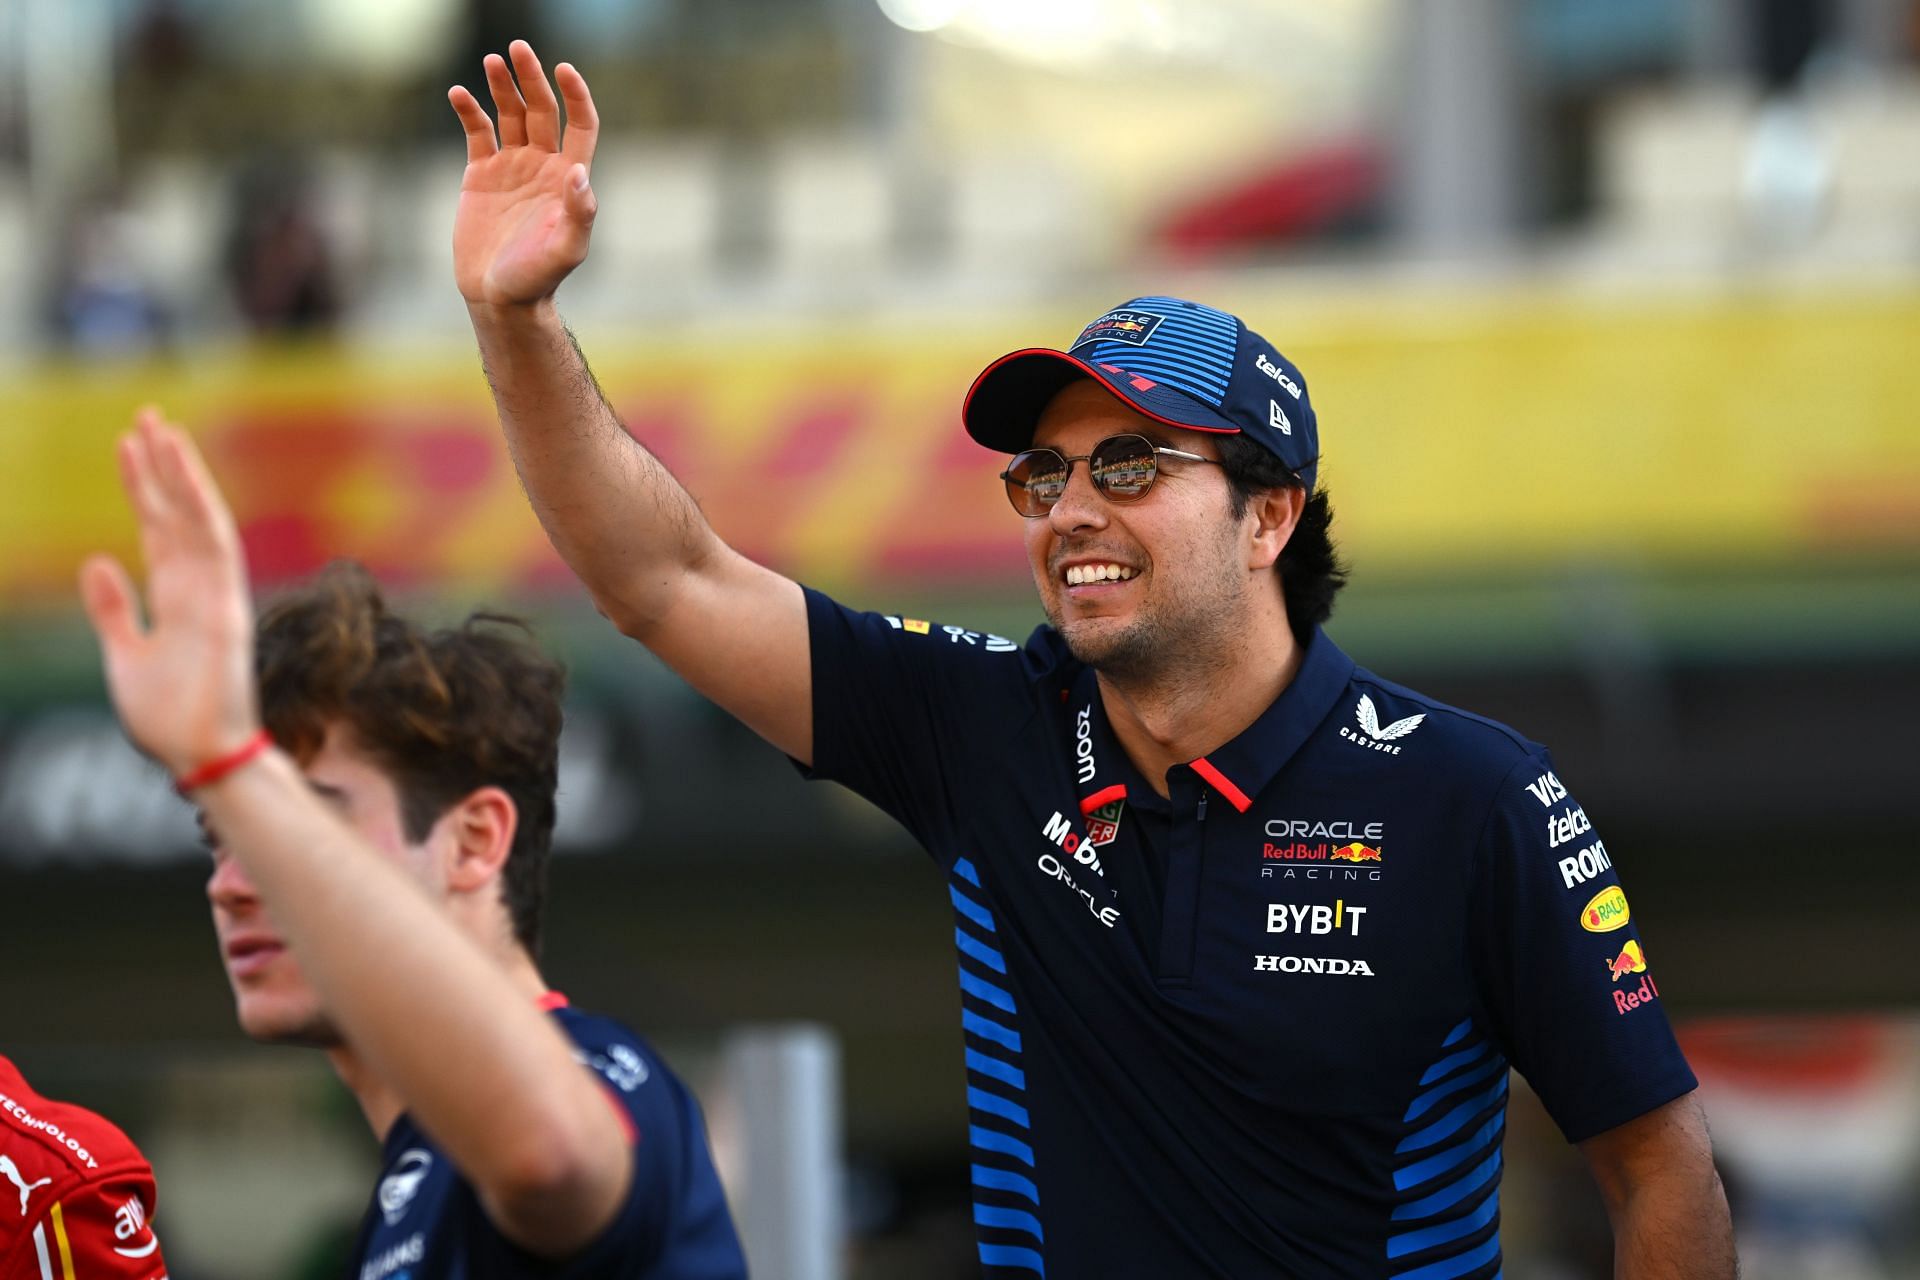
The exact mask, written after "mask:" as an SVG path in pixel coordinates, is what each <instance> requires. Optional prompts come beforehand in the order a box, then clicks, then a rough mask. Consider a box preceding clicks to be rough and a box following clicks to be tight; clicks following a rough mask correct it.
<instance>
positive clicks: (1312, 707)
mask: <svg viewBox="0 0 1920 1280" xmlns="http://www.w3.org/2000/svg"><path fill="white" fill-rule="evenodd" d="M1353 671H1354V662H1353V659H1352V658H1349V657H1348V656H1347V655H1346V654H1345V653H1342V652H1341V651H1340V648H1339V646H1337V645H1335V644H1334V643H1333V641H1332V640H1329V639H1328V638H1327V635H1326V633H1325V632H1324V631H1322V630H1320V629H1319V628H1317V627H1316V628H1315V629H1314V632H1313V635H1312V636H1311V637H1309V638H1308V640H1307V644H1306V652H1305V654H1304V655H1303V656H1302V657H1301V660H1300V670H1299V671H1297V672H1295V673H1294V677H1293V681H1292V683H1290V684H1289V685H1288V686H1287V687H1286V688H1285V689H1283V690H1281V691H1280V696H1279V697H1277V698H1275V699H1274V700H1273V702H1272V704H1271V705H1269V706H1268V707H1267V709H1266V710H1265V711H1263V712H1261V713H1260V716H1259V718H1258V719H1256V720H1255V721H1254V722H1253V723H1252V724H1250V725H1248V726H1247V727H1246V728H1245V729H1244V730H1242V731H1241V733H1240V736H1238V737H1236V738H1234V739H1233V740H1232V741H1230V742H1226V743H1223V744H1222V745H1221V746H1219V747H1218V748H1216V749H1215V750H1213V751H1209V752H1208V753H1207V754H1206V755H1204V756H1201V757H1200V758H1199V759H1197V760H1193V761H1190V762H1189V765H1190V767H1191V768H1192V769H1193V771H1194V773H1196V774H1197V775H1199V776H1200V778H1202V779H1203V780H1204V781H1205V782H1206V783H1207V785H1208V786H1210V787H1212V788H1213V790H1214V791H1216V792H1218V793H1219V794H1220V796H1221V798H1222V799H1224V800H1226V801H1227V803H1229V804H1231V805H1232V806H1233V807H1234V808H1235V809H1236V810H1237V811H1239V812H1241V813H1245V812H1246V811H1247V809H1248V808H1249V807H1251V806H1252V804H1253V798H1254V797H1255V796H1257V795H1259V794H1260V792H1261V791H1263V790H1265V789H1266V786H1267V784H1268V783H1269V782H1271V781H1273V777H1274V775H1275V774H1277V773H1279V772H1280V769H1281V767H1282V766H1284V765H1285V764H1286V763H1287V761H1289V760H1291V759H1292V758H1293V756H1294V753H1295V752H1297V751H1298V750H1299V749H1300V746H1301V744H1302V743H1304V742H1305V741H1306V740H1307V735H1308V734H1310V733H1312V732H1313V731H1314V730H1315V729H1317V728H1319V727H1320V724H1321V723H1322V722H1323V721H1324V720H1326V718H1327V713H1328V712H1330V711H1332V710H1333V707H1334V704H1335V703H1336V702H1338V701H1339V700H1340V696H1341V694H1342V693H1343V692H1344V691H1345V690H1346V688H1347V686H1348V684H1349V683H1350V682H1351V681H1352V679H1353ZM1070 699H1071V707H1070V711H1071V713H1072V714H1070V715H1069V724H1071V723H1072V718H1073V714H1077V713H1078V711H1079V709H1080V708H1081V707H1086V706H1089V705H1090V706H1091V707H1092V709H1093V715H1092V724H1091V726H1090V728H1091V732H1092V735H1093V743H1094V750H1095V759H1096V761H1097V764H1098V768H1097V771H1096V772H1095V774H1094V776H1093V777H1092V778H1091V779H1090V780H1088V781H1084V782H1082V783H1081V785H1080V796H1081V811H1082V812H1083V813H1084V812H1087V811H1088V810H1090V809H1092V808H1094V807H1097V806H1098V805H1100V804H1104V803H1106V802H1107V801H1109V800H1111V799H1117V798H1120V797H1123V796H1124V797H1127V798H1129V799H1137V798H1140V797H1139V796H1138V793H1137V792H1136V791H1135V789H1134V787H1133V786H1131V785H1129V784H1131V783H1134V782H1136V781H1138V782H1140V783H1141V786H1142V787H1143V788H1144V780H1142V779H1140V777H1139V773H1138V771H1137V770H1136V769H1135V768H1134V767H1133V762H1132V761H1131V760H1129V759H1128V758H1127V756H1126V754H1125V752H1123V751H1122V750H1121V749H1120V744H1119V741H1118V740H1117V739H1116V738H1115V737H1114V736H1113V731H1112V729H1111V728H1110V727H1109V726H1108V723H1107V712H1106V706H1105V705H1104V704H1103V703H1102V701H1101V699H1100V691H1099V682H1098V679H1097V678H1096V676H1095V674H1094V672H1093V670H1092V669H1091V668H1083V669H1082V670H1081V672H1080V674H1079V678H1078V679H1076V680H1075V681H1074V682H1073V690H1072V693H1071V695H1070ZM1149 798H1151V799H1154V800H1158V799H1159V797H1158V795H1151V796H1150V797H1149Z"/></svg>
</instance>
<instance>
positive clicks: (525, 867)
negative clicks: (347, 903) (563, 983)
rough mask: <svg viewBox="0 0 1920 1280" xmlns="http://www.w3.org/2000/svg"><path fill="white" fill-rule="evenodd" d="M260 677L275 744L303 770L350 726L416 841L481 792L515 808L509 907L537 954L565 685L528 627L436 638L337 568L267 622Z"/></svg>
mask: <svg viewBox="0 0 1920 1280" xmlns="http://www.w3.org/2000/svg"><path fill="white" fill-rule="evenodd" d="M254 664H255V669H256V672H257V674H258V676H259V680H260V704H261V713H262V716H263V718H264V720H265V722H266V726H267V729H268V731H269V732H271V733H272V734H273V737H274V741H276V742H277V743H279V744H280V745H281V746H282V747H284V748H286V749H287V750H288V751H290V752H292V753H293V754H294V756H296V757H297V758H300V759H306V758H308V757H310V756H311V755H312V754H313V753H314V752H316V751H318V750H319V749H320V745H321V742H322V740H323V739H324V737H325V736H326V728H327V724H328V723H329V722H332V721H338V722H341V723H344V724H346V725H347V726H348V727H349V728H351V729H352V731H353V735H354V738H355V740H356V742H357V744H358V745H359V746H360V747H361V748H363V749H364V750H365V751H366V752H367V753H368V754H369V755H371V756H372V758H373V759H374V760H375V761H376V762H377V763H378V764H379V765H380V767H381V768H382V769H384V770H385V771H386V772H387V774H388V776H389V777H391V778H392V779H393V783H394V788H395V790H396V791H397V792H398V793H399V797H400V812H401V820H402V823H403V825H404V828H405V830H406V834H407V838H408V839H409V840H413V841H416V842H417V841H420V840H424V839H425V838H426V836H427V833H428V832H429V831H431V830H432V829H433V824H434V823H435V822H436V821H438V820H439V818H440V816H441V815H442V814H444V813H445V812H446V811H447V810H448V809H450V808H451V807H452V806H453V805H454V804H455V803H457V802H458V801H459V800H461V799H462V798H464V797H465V796H467V795H469V794H471V793H472V792H473V791H475V790H477V789H478V788H480V787H488V786H491V787H499V788H500V789H501V790H502V791H504V792H506V793H507V795H508V796H510V797H512V799H513V804H514V808H515V809H516V810H517V811H518V815H519V821H518V823H517V824H516V826H515V828H514V834H513V847H512V848H511V850H509V852H508V854H507V860H506V865H505V868H504V871H503V874H502V877H501V879H502V886H503V887H502V891H501V897H502V900H503V901H504V902H505V903H506V907H507V912H508V915H509V917H510V918H511V919H512V922H513V933H514V937H515V938H516V939H518V940H519V942H520V945H522V946H523V947H525V948H526V949H527V951H528V953H529V954H537V953H538V951H539V946H540V917H541V913H542V910H543V908H544V906H545V902H546V880H547V857H548V854H549V852H550V851H551V849H552V845H553V822H554V795H555V792H556V791H557V789H558V786H559V761H560V723H561V711H560V698H561V694H562V692H563V691H564V689H565V687H566V673H565V671H564V669H563V668H562V667H561V666H560V664H559V663H557V662H555V661H554V660H553V659H551V658H549V657H547V656H546V655H545V654H543V653H541V652H540V650H539V649H538V648H537V647H536V646H535V645H534V643H533V641H532V635H531V631H530V629H529V628H528V626H527V624H526V623H525V622H524V621H522V620H521V619H518V618H514V617H509V616H507V615H504V614H496V613H485V612H478V613H474V614H472V615H470V616H469V617H468V618H467V619H466V621H464V622H462V623H460V624H459V625H458V626H454V627H447V628H443V629H441V630H437V631H429V630H426V629H424V628H422V627H419V626H417V625H416V624H414V623H412V622H409V621H408V620H407V619H405V618H401V617H397V616H396V615H394V614H393V613H391V612H389V611H388V608H387V602H386V600H385V599H384V598H383V597H382V596H381V594H380V588H379V586H378V585H377V584H376V583H375V582H374V580H373V578H372V576H371V575H370V574H368V572H367V571H366V570H365V569H363V568H362V567H360V566H359V565H357V564H354V563H351V562H349V561H336V562H335V563H333V564H331V565H329V566H327V568H326V569H324V570H322V571H321V572H320V574H319V575H318V576H317V577H315V578H314V580H313V581H312V582H311V583H309V584H308V585H306V586H304V587H302V588H300V589H298V590H296V591H293V592H291V593H289V594H287V595H285V596H282V597H281V598H279V599H278V600H276V601H274V602H273V603H272V604H271V605H270V606H269V607H268V608H267V609H266V610H264V611H263V612H262V613H261V615H260V622H259V626H258V628H257V648H256V652H255V658H254Z"/></svg>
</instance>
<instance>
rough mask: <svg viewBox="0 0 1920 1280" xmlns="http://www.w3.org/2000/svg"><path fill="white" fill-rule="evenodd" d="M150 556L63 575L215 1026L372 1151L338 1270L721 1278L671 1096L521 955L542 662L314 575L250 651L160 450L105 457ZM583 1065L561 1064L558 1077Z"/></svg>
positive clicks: (377, 1276) (202, 525)
mask: <svg viewBox="0 0 1920 1280" xmlns="http://www.w3.org/2000/svg"><path fill="white" fill-rule="evenodd" d="M120 464H121V472H122V480H123V483H124V484H125V487H126V490H127V494H128V497H129V498H130V500H131V502H132V505H133V508H134V513H135V516H136V517H137V519H138V522H139V527H140V543H141V550H142V553H143V554H144V556H145V559H146V564H147V575H148V576H147V588H146V592H145V599H146V621H145V623H144V624H143V623H142V621H141V620H140V617H139V611H138V604H137V599H138V596H137V593H136V591H135V588H134V586H133V583H132V581H131V580H130V579H129V577H128V575H127V573H126V571H125V570H124V569H123V568H121V567H120V566H119V565H118V564H117V563H115V562H114V561H112V560H110V559H107V558H104V557H96V558H94V559H92V560H90V561H89V562H88V563H87V565H86V566H85V567H84V568H83V570H82V580H81V589H82V595H83V597H84V599H85V603H86V607H87V613H88V616H89V618H90V619H91V620H92V622H93V625H94V629H95V631H96V632H97V633H98V635H99V637H100V642H101V646H102V649H103V651H104V655H105V662H106V669H107V681H108V685H109V688H110V691H111V693H112V695H113V701H114V705H115V707H116V709H117V710H118V711H119V713H120V718H121V722H122V723H123V724H124V726H125V727H126V730H127V733H128V736H129V737H131V738H132V739H133V741H134V742H135V744H136V745H138V746H139V747H140V748H141V749H142V750H143V751H145V752H146V753H148V754H149V755H151V756H153V757H154V758H155V759H156V760H158V761H160V762H161V764H163V765H164V766H165V767H166V768H167V769H168V770H169V771H171V773H172V774H173V775H174V778H175V780H176V785H177V786H178V787H179V789H180V790H181V792H182V793H183V794H185V795H186V796H188V798H189V799H191V800H192V802H193V803H194V804H196V805H197V806H198V807H199V810H200V814H201V819H202V822H203V824H204V825H205V827H206V830H207V832H208V838H209V843H210V844H211V845H212V847H213V850H214V870H213V875H212V877H211V878H210V879H209V881H208V883H207V896H208V898H209V899H210V900H211V902H212V904H213V916H214V928H215V932H216V934H217V935H218V937H219V941H220V947H221V956H222V959H223V960H224V962H225V964H226V967H227V976H228V978H229V980H230V981H231V983H232V985H233V991H234V999H235V1002H236V1005H237V1008H238V1013H239V1018H240V1023H241V1026H242V1027H243V1028H245V1030H246V1031H247V1032H248V1034H250V1035H252V1036H254V1037H255V1038H257V1039H261V1040H267V1041H275V1042H281V1043H292V1044H305V1045H311V1046H315V1047H318V1048H322V1049H324V1050H325V1051H326V1053H327V1056H328V1058H329V1059H330V1060H331V1061H332V1063H333V1066H334V1068H335V1070H336V1071H337V1072H338V1073H339V1075H340V1078H341V1079H342V1080H343V1081H344V1082H345V1083H346V1085H347V1087H348V1088H349V1089H351V1090H352V1091H353V1093H354V1096H355V1097H356V1098H357V1099H358V1100H359V1103H360V1106H361V1109H362V1111H364V1112H365V1114H366V1117H367V1122H368V1124H369V1125H370V1126H371V1127H372V1129H373V1131H374V1133H375V1134H376V1135H377V1136H379V1137H380V1138H381V1140H382V1142H383V1146H384V1155H383V1162H384V1171H383V1174H382V1177H381V1180H380V1184H379V1188H378V1191H377V1192H376V1194H375V1196H374V1200H373V1203H372V1205H371V1206H370V1207H369V1209H368V1211H367V1215H366V1218H365V1221H364V1223H363V1225H362V1228H361V1232H360V1237H359V1241H358V1244H357V1246H356V1254H355V1258H354V1264H353V1271H352V1274H353V1275H354V1276H356V1277H357V1280H387V1277H398V1276H401V1275H404V1276H406V1277H408V1280H457V1278H458V1280H464V1278H466V1277H475V1278H477V1277H481V1276H487V1277H495V1276H522V1275H524V1276H536V1275H537V1276H541V1277H551V1276H565V1277H570V1278H574V1277H577V1278H580V1280H584V1278H586V1277H616V1276H617V1277H647V1278H648V1280H654V1278H658V1280H694V1278H699V1280H707V1278H709V1277H712V1278H715V1280H719V1278H722V1277H725V1278H733V1277H740V1276H743V1275H744V1274H745V1266H744V1263H743V1261H742V1255H741V1251H740V1246H739V1243H738V1241H737V1239H736V1238H735V1235H734V1230H733V1224H732V1221H731V1219H730V1218H729V1216H728V1212H727V1206H726V1202H725V1199H724V1197H723V1195H722V1193H721V1188H720V1183H719V1180H718V1178H717V1177H716V1176H715V1173H714V1169H713V1163H712V1159H711V1156H710V1154H709V1152H708V1149H707V1142H706V1134H705V1129H704V1125H703V1122H702V1120H701V1118H700V1113H699V1110H698V1108H697V1106H696V1105H695V1103H694V1100H693V1098H692V1096H691V1095H690V1094H689V1093H688V1092H687V1090H686V1089H685V1087H684V1086H683V1085H682V1084H681V1083H680V1082H679V1080H678V1079H676V1078H675V1077H674V1076H673V1075H672V1074H671V1073H670V1072H669V1071H668V1070H667V1068H666V1067H665V1066H664V1065H663V1064H662V1063H661V1061H660V1060H659V1059H658V1058H657V1057H656V1056H655V1055H654V1054H653V1052H652V1051H651V1049H649V1048H648V1047H647V1046H646V1045H645V1044H644V1042H642V1041H641V1040H640V1039H639V1038H638V1037H637V1036H635V1035H634V1034H633V1033H632V1032H630V1031H628V1030H626V1029H625V1028H624V1027H621V1026H619V1025H618V1024H616V1023H614V1022H611V1021H609V1020H607V1019H605V1018H598V1017H593V1016H590V1015H586V1014H581V1013H578V1012H575V1011H573V1010H571V1009H569V1008H567V1006H566V1001H565V999H564V998H562V997H561V996H560V995H559V994H558V993H556V992H553V991H550V990H549V989H548V988H547V985H546V983H545V982H544V981H543V980H542V978H541V976H540V972H539V969H538V968H537V967H536V966H535V963H534V960H533V955H534V952H535V949H536V947H537V945H538V941H539V927H540V924H539V921H540V908H541V899H542V896H543V892H544V881H545V865H546V859H547V854H548V849H549V846H550V842H551V837H552V832H553V821H554V792H555V787H556V782H557V778H556V775H557V769H558V743H559V734H560V722H561V712H560V690H561V686H562V676H561V673H560V671H559V668H558V667H557V666H556V665H555V664H553V663H552V662H551V661H550V660H548V659H547V658H545V657H544V656H542V655H541V654H540V653H539V652H538V651H537V650H535V649H534V647H533V646H532V645H531V644H530V643H529V642H528V641H527V640H526V638H525V636H524V635H519V634H515V632H514V631H513V630H512V628H511V626H510V625H509V626H508V627H505V628H503V627H501V626H500V625H498V624H499V623H500V622H501V621H502V620H500V619H495V618H489V617H486V616H476V617H474V618H471V619H469V620H468V621H467V622H466V623H464V624H462V625H461V626H458V627H454V628H451V629H448V630H445V631H439V632H426V631H423V630H421V629H420V628H418V627H415V626H413V625H412V624H410V623H408V622H406V621H404V620H402V619H400V618H397V617H395V616H393V615H392V614H390V613H388V612H387V610H386V607H385V604H384V602H383V601H382V600H381V598H380V595H379V592H378V591H377V590H376V589H375V587H374V586H373V584H372V582H371V581H370V580H369V579H368V578H367V577H366V576H365V575H364V573H362V572H360V571H357V570H355V569H352V568H350V567H336V568H335V569H333V570H330V571H328V572H327V573H325V574H323V575H322V576H321V578H320V579H319V581H318V582H317V583H315V584H314V585H313V586H312V587H310V588H309V589H307V590H306V591H304V592H301V593H299V594H296V595H294V596H291V597H289V598H287V599H285V600H283V601H281V602H280V603H278V604H276V605H274V606H273V607H271V608H269V609H268V610H267V611H266V613H265V614H264V616H263V617H262V618H261V620H260V624H259V629H258V639H257V651H258V664H257V665H258V670H257V672H256V669H255V667H256V664H255V652H256V638H255V630H254V625H253V617H252V609H251V606H250V604H249V602H248V596H247V588H246V575H245V566H244V563H243V560H242V556H241V551H240V545H239V540H238V536H237V534H236V532H235V529H234V525H233V520H232V517H231V515H230V513H229V512H228V510H227V508H226V506H225V504H224V503H223V501H222V500H221V498H220V495H219V492H218V490H217V489H216V488H215V486H214V483H213V480H212V478H211V476H210V475H209V474H208V472H207V470H206V468H205V465H204V464H203V462H202V461H201V459H200V457H199V454H198V453H197V451H196V450H195V449H194V448H193V446H192V444H191V442H190V441H189V440H188V439H187V437H186V435H185V434H184V433H183V432H181V431H180V430H179V429H177V428H175V427H172V426H169V425H167V424H166V423H164V422H163V421H161V420H160V418H159V416H158V415H157V414H156V413H153V412H150V411H149V412H145V413H143V414H142V415H141V416H140V418H139V421H138V423H137V425H136V428H135V430H134V431H133V432H132V433H130V434H129V435H128V436H127V437H125V438H124V439H123V440H122V442H121V446H120ZM583 1065H584V1069H583Z"/></svg>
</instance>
